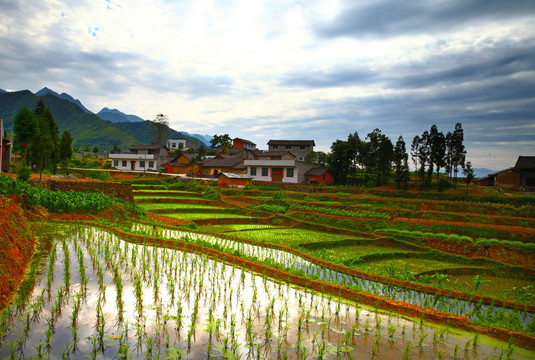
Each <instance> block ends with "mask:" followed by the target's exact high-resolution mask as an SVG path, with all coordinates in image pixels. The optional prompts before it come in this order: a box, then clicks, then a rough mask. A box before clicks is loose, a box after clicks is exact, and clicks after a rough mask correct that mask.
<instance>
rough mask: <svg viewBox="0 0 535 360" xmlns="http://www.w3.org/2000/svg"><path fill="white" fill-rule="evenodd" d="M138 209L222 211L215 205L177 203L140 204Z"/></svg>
mask: <svg viewBox="0 0 535 360" xmlns="http://www.w3.org/2000/svg"><path fill="white" fill-rule="evenodd" d="M138 207H140V208H142V209H144V210H153V209H177V210H179V209H180V210H182V209H221V210H225V208H221V207H219V206H214V205H205V204H180V203H178V204H175V203H139V204H138Z"/></svg>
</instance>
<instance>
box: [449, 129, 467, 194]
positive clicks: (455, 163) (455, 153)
mask: <svg viewBox="0 0 535 360" xmlns="http://www.w3.org/2000/svg"><path fill="white" fill-rule="evenodd" d="M463 141H464V132H463V127H462V125H461V123H457V124H455V129H454V130H453V134H452V137H451V151H452V153H451V162H452V168H453V174H454V178H455V186H457V173H458V172H459V170H458V167H459V166H460V167H462V168H464V162H465V160H466V150H465V148H464V144H463Z"/></svg>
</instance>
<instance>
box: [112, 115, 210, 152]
mask: <svg viewBox="0 0 535 360" xmlns="http://www.w3.org/2000/svg"><path fill="white" fill-rule="evenodd" d="M114 124H115V126H117V127H119V128H121V129H123V130H124V131H127V132H128V133H129V134H131V135H132V136H135V137H136V138H137V139H138V140H140V141H141V142H142V143H144V144H150V143H151V142H152V135H151V127H152V121H150V120H145V121H138V122H117V123H114ZM168 129H169V138H170V139H176V138H180V139H186V140H189V141H193V142H195V143H197V147H199V146H200V145H204V146H206V144H205V143H203V141H201V140H199V139H197V138H195V137H193V136H190V135H186V134H184V133H183V132H180V131H176V130H173V129H171V128H168Z"/></svg>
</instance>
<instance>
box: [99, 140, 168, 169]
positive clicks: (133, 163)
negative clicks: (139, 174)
mask: <svg viewBox="0 0 535 360" xmlns="http://www.w3.org/2000/svg"><path fill="white" fill-rule="evenodd" d="M168 156H169V149H168V148H167V146H163V145H160V144H154V143H153V144H151V145H132V146H131V147H130V152H129V153H121V154H110V155H109V158H110V159H111V160H112V167H113V168H115V169H118V170H137V171H145V170H151V171H158V170H160V168H161V166H162V165H163V164H164V163H166V162H167V161H168Z"/></svg>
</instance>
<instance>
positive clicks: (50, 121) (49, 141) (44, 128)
mask: <svg viewBox="0 0 535 360" xmlns="http://www.w3.org/2000/svg"><path fill="white" fill-rule="evenodd" d="M34 115H35V117H36V118H37V121H38V122H39V133H38V134H37V136H35V138H34V141H33V142H32V147H31V153H32V160H33V161H34V162H35V163H37V164H38V167H39V180H41V177H42V173H43V169H44V168H46V167H47V160H48V159H49V157H50V158H51V159H52V161H53V163H52V165H53V168H54V171H55V169H56V164H57V158H58V144H59V135H58V133H59V130H58V127H57V126H56V122H55V121H54V116H53V115H52V112H51V111H50V108H48V107H45V103H44V102H43V100H42V99H41V100H39V102H38V103H37V107H36V108H35V110H34Z"/></svg>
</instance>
